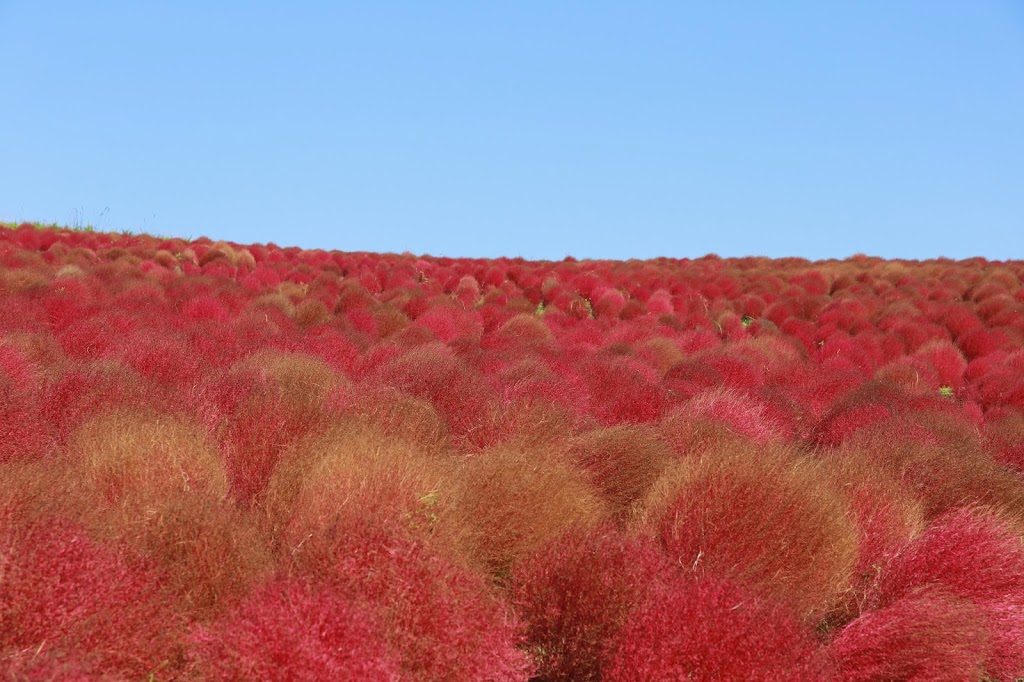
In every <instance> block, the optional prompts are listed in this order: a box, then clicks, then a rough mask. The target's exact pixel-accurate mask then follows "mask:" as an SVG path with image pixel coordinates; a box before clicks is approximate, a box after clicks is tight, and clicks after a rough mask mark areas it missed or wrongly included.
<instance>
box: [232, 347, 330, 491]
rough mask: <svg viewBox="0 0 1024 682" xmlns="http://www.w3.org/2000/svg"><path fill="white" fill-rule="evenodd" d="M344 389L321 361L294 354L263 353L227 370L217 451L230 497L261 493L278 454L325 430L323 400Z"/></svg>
mask: <svg viewBox="0 0 1024 682" xmlns="http://www.w3.org/2000/svg"><path fill="white" fill-rule="evenodd" d="M346 383H347V379H346V378H345V377H343V376H342V375H340V374H338V373H337V372H335V371H334V370H333V369H331V368H330V367H329V366H328V365H327V364H326V363H325V362H323V361H322V360H318V359H316V358H314V357H311V356H307V355H301V354H298V353H285V352H281V351H274V350H265V351H261V352H259V353H255V354H253V355H251V356H249V357H247V358H245V359H244V360H241V361H239V362H237V363H235V364H234V365H233V366H232V367H231V369H230V371H229V372H228V373H227V376H226V377H225V378H224V379H223V381H222V383H221V386H220V389H221V391H222V392H223V394H224V395H222V396H218V400H220V401H222V402H223V403H226V404H225V405H224V406H223V407H222V409H223V410H224V411H225V412H226V413H227V414H226V416H227V421H226V424H225V427H224V433H223V438H222V449H223V451H224V457H225V461H226V463H227V468H228V475H229V478H230V480H231V489H232V493H233V494H234V495H235V497H237V498H238V499H239V500H242V501H249V500H251V499H252V498H253V497H255V496H256V495H258V494H259V493H260V492H262V490H263V488H264V487H265V486H266V483H267V479H268V478H269V477H270V476H271V474H272V472H273V469H274V466H275V465H276V464H277V459H278V457H279V456H280V454H281V451H282V450H283V449H284V448H286V447H287V446H288V445H290V444H291V443H293V442H294V441H296V440H298V439H299V438H302V437H304V436H307V435H309V434H311V433H315V432H317V431H319V430H321V429H322V428H324V426H325V424H326V406H327V403H328V398H329V396H331V394H332V392H334V391H336V390H338V389H339V388H340V387H342V386H344V385H345V384H346ZM237 395H241V396H243V397H242V398H241V399H238V398H237Z"/></svg>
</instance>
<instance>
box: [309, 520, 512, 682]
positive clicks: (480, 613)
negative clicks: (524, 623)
mask: <svg viewBox="0 0 1024 682" xmlns="http://www.w3.org/2000/svg"><path fill="white" fill-rule="evenodd" d="M318 569H319V570H316V571H315V572H316V574H317V575H318V576H319V577H322V578H323V579H324V580H326V582H327V584H328V585H330V586H331V587H332V588H333V589H335V590H338V593H339V594H341V595H344V596H346V597H347V598H348V599H350V600H352V601H354V602H356V603H358V604H362V605H363V606H364V608H365V609H366V610H367V612H369V613H370V614H371V615H372V616H373V617H374V618H375V619H376V620H377V622H378V623H379V624H380V626H381V628H382V630H381V632H382V634H383V637H384V639H385V641H386V642H387V643H388V645H389V646H390V648H391V649H392V650H393V651H394V652H395V653H396V656H397V658H398V660H399V665H400V667H401V670H402V672H403V673H404V675H405V676H407V678H408V679H413V680H424V681H428V680H467V681H468V680H480V681H481V682H484V681H487V682H491V681H498V680H521V679H524V678H525V677H527V676H528V673H529V671H530V664H529V661H528V659H527V658H526V656H525V654H523V652H522V651H520V650H519V649H518V648H517V645H518V644H519V643H520V641H521V634H520V626H519V624H518V622H517V621H516V620H515V618H514V617H513V615H512V614H511V613H510V612H509V611H508V610H507V607H506V606H505V605H504V604H503V603H501V602H500V601H498V599H497V598H496V597H494V596H493V595H491V594H490V593H489V588H488V586H487V585H486V584H485V583H484V581H483V580H482V579H481V578H480V577H479V576H477V575H476V574H474V573H471V572H469V571H468V570H467V569H465V568H462V567H461V566H459V565H457V564H454V563H452V562H451V561H449V560H448V559H446V558H444V557H443V556H441V555H440V554H438V553H436V552H434V551H432V550H431V549H429V548H428V547H426V546H425V545H423V544H422V543H421V542H418V541H415V540H411V539H407V538H404V537H402V535H401V534H399V533H397V532H393V531H390V530H387V529H384V528H381V527H379V526H370V525H367V524H361V523H358V522H356V523H354V524H353V525H352V526H351V527H350V528H349V529H348V533H347V538H346V539H345V540H343V541H342V542H340V543H339V544H338V546H337V552H336V555H335V557H334V561H333V563H332V564H330V565H324V566H320V567H318Z"/></svg>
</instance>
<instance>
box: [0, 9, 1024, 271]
mask: <svg viewBox="0 0 1024 682" xmlns="http://www.w3.org/2000/svg"><path fill="white" fill-rule="evenodd" d="M209 5H216V7H215V8H213V9H211V8H210V7H209ZM0 29H2V35H3V45H4V57H3V59H0V84H2V93H3V96H4V99H5V101H4V105H3V106H2V107H0V219H3V220H41V221H56V222H60V223H67V224H75V223H78V224H87V223H90V224H94V225H96V226H97V227H100V228H105V229H116V230H142V231H148V232H155V233H159V234H168V235H180V236H193V237H195V236H199V235H207V236H210V237H213V238H223V239H230V240H234V241H241V242H266V241H273V242H276V243H278V244H282V245H284V244H288V245H292V244H295V245H300V246H306V247H323V248H337V249H344V250H372V251H396V252H402V251H411V252H414V253H432V254H437V255H473V256H496V255H508V256H525V257H531V258H561V257H563V256H565V255H567V254H572V255H574V256H577V257H609V258H629V257H648V256H656V255H666V256H699V255H702V254H705V253H709V252H713V253H718V254H720V255H723V256H733V255H768V256H782V255H796V256H804V257H809V258H823V257H841V256H846V255H850V254H853V253H857V252H862V253H869V254H876V255H881V256H887V257H909V258H924V257H931V256H938V255H942V256H950V257H963V256H969V255H984V256H987V257H991V258H1014V257H1015V258H1024V3H1022V2H1008V1H1004V2H989V1H984V0H979V1H972V2H956V3H953V2H950V3H946V2H934V1H933V2H862V3H854V2H849V3H832V2H791V3H743V2H736V3H700V4H698V3H679V2H664V3H644V2H618V3H608V2H586V3H584V2H579V3H575V2H574V3H570V2H514V3H513V2H507V3H481V2H466V3H451V2H401V3H399V2H386V1H385V2H366V3H326V2H324V3H311V2H306V3H302V2H296V3H260V2H246V3H241V2H239V3H230V2H220V3H206V2H176V3H156V2H123V3H118V2H96V3H81V2H67V3H61V2H45V1H41V0H40V1H35V2H7V1H4V0H0Z"/></svg>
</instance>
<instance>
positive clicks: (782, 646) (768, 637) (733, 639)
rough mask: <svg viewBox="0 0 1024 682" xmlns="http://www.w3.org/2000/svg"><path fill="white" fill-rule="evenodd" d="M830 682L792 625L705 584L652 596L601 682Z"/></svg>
mask: <svg viewBox="0 0 1024 682" xmlns="http://www.w3.org/2000/svg"><path fill="white" fill-rule="evenodd" d="M832 678H833V675H832V671H830V670H829V667H828V660H827V658H826V657H825V656H824V655H823V653H822V651H820V650H819V648H818V646H817V644H816V643H815V641H814V639H813V637H811V635H810V633H809V632H807V631H805V630H804V627H803V626H802V625H801V623H800V621H799V619H798V618H796V617H795V616H794V615H793V614H791V613H789V612H787V611H786V610H785V609H784V608H783V607H781V606H777V605H774V604H772V603H771V602H768V601H764V600H762V599H759V598H758V597H756V596H755V595H753V594H751V593H749V592H747V591H745V590H743V589H741V588H739V587H738V586H737V585H735V584H734V583H731V582H729V581H724V580H712V579H704V580H699V581H696V582H691V581H686V580H681V579H680V580H676V581H674V582H672V583H670V584H668V585H666V586H664V587H660V588H656V589H654V590H653V593H652V595H651V596H650V597H649V598H648V600H647V602H646V603H645V604H644V605H642V606H641V607H639V608H638V609H637V610H636V611H634V612H633V613H632V614H631V615H630V616H629V618H628V619H627V620H626V624H625V626H624V627H623V628H622V630H621V631H620V632H619V636H618V637H617V639H616V647H615V652H614V654H613V655H612V658H611V661H610V663H609V665H608V666H607V668H606V670H605V674H604V679H605V680H608V681H609V682H631V681H636V682H642V681H647V680H684V679H685V680H694V679H695V680H765V681H768V680H772V681H774V680H808V681H810V680H823V679H832Z"/></svg>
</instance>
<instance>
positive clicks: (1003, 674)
mask: <svg viewBox="0 0 1024 682" xmlns="http://www.w3.org/2000/svg"><path fill="white" fill-rule="evenodd" d="M979 557H984V559H979ZM928 587H933V588H938V589H941V590H944V591H946V592H948V593H949V594H950V595H952V596H953V597H955V598H958V599H960V600H963V601H966V602H968V603H970V604H973V605H974V606H975V607H976V608H977V610H978V611H979V613H980V615H981V616H982V619H981V620H982V623H984V624H985V626H986V628H987V633H986V634H987V635H988V637H987V639H988V647H989V648H988V651H987V655H986V657H985V659H984V668H985V671H986V672H987V673H988V674H989V675H990V676H993V677H995V678H997V679H1007V678H1009V679H1013V678H1016V677H1021V676H1024V543H1022V541H1021V536H1020V533H1019V531H1017V530H1016V529H1014V528H1012V527H1011V526H1010V525H1009V524H1008V523H1007V522H1006V521H1005V520H1003V519H1002V518H1000V517H999V516H998V515H997V514H994V513H993V512H990V511H986V510H982V509H970V508H965V509H960V510H957V511H954V512H951V513H949V514H947V515H945V516H943V517H941V518H939V519H937V520H936V521H935V522H934V524H933V525H932V526H931V527H930V528H929V529H928V530H927V531H925V533H924V534H923V535H922V536H921V537H920V538H918V539H917V540H916V541H915V542H914V543H912V544H911V545H909V546H908V547H907V548H906V549H905V550H904V551H903V552H901V553H899V554H897V555H896V556H895V557H894V559H893V561H892V562H891V563H890V564H889V566H888V567H887V568H886V570H885V571H884V573H883V575H882V579H881V583H880V585H879V587H878V600H879V603H880V604H882V605H891V604H896V603H898V602H899V600H901V599H905V598H907V596H908V595H910V594H913V593H914V591H915V590H917V589H921V588H928Z"/></svg>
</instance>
